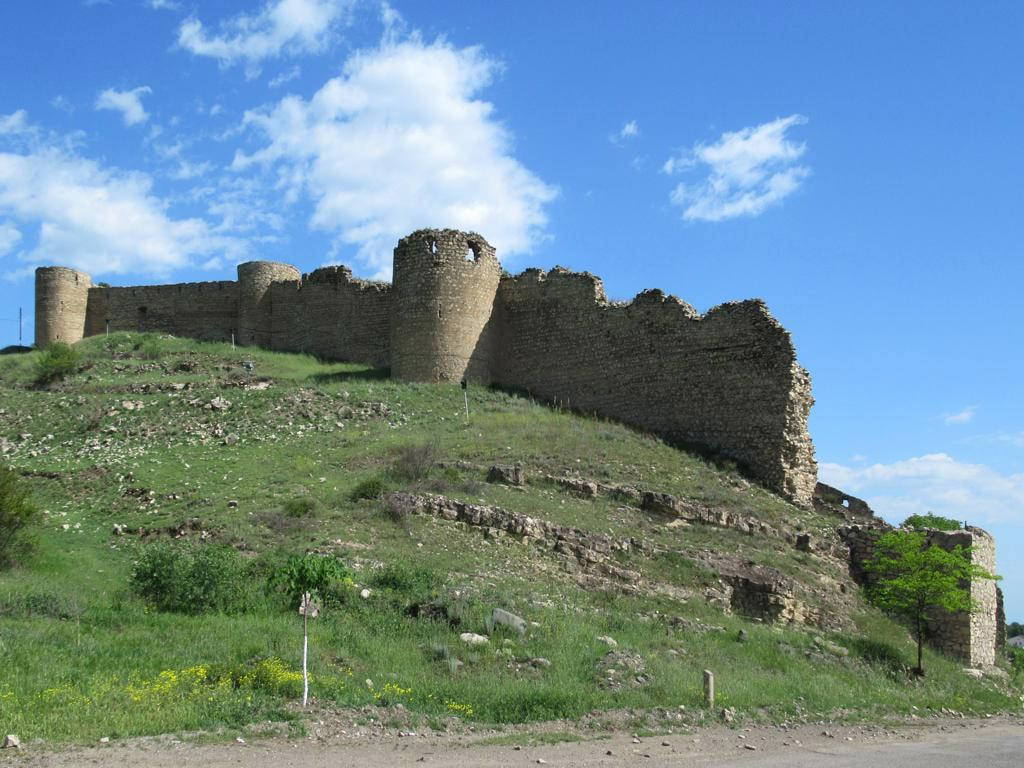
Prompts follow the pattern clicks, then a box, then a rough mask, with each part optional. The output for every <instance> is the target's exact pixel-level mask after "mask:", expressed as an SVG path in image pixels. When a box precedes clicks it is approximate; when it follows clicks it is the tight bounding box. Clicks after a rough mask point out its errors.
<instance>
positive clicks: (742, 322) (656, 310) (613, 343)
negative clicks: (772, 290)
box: [494, 268, 817, 506]
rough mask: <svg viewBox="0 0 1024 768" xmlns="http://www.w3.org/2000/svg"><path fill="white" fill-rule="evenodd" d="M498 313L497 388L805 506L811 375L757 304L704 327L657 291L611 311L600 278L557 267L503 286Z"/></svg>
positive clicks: (721, 310) (729, 307)
mask: <svg viewBox="0 0 1024 768" xmlns="http://www.w3.org/2000/svg"><path fill="white" fill-rule="evenodd" d="M496 312H497V316H498V320H499V327H500V332H501V333H500V350H501V354H500V355H499V359H498V363H497V365H496V366H495V368H494V378H495V380H496V381H497V382H498V383H500V384H502V385H505V386H509V387H516V388H522V389H525V390H527V391H528V392H530V393H531V394H532V395H534V396H536V397H538V398H541V399H543V400H547V401H550V402H557V403H561V404H564V405H566V406H568V407H571V408H574V409H578V410H582V411H592V412H594V413H597V414H600V415H602V416H607V417H611V418H614V419H618V420H620V421H623V422H625V423H628V424H633V425H635V426H638V427H641V428H643V429H646V430H649V431H652V432H655V433H658V434H660V435H663V436H665V437H667V438H669V439H670V440H674V441H677V442H679V443H681V444H684V445H689V446H694V447H700V448H704V449H710V450H711V451H713V452H715V453H717V454H720V455H723V456H727V457H730V458H732V459H734V460H736V461H737V462H739V463H740V464H742V465H743V466H744V467H745V468H746V469H747V470H748V471H749V472H750V473H751V474H752V475H753V476H755V477H756V478H757V479H758V480H760V481H761V482H763V483H764V484H765V485H767V486H768V487H770V488H773V489H775V490H776V491H778V492H779V493H781V494H783V495H784V496H786V497H787V498H789V499H791V500H793V501H794V502H795V503H797V504H800V505H804V506H809V505H810V504H811V497H812V493H813V491H814V485H815V482H816V480H817V465H816V463H815V460H814V452H813V447H812V444H811V441H810V437H809V435H808V432H807V417H808V413H809V411H810V407H811V404H812V402H813V400H812V398H811V393H810V377H809V376H808V374H807V372H806V371H805V370H804V369H803V368H801V367H800V366H799V365H798V364H797V362H796V355H795V352H794V349H793V344H792V340H791V339H790V336H789V334H788V333H787V332H786V330H785V329H784V328H782V326H781V325H779V323H778V322H777V321H776V320H775V319H774V318H773V317H772V316H771V315H770V314H769V313H768V310H767V309H766V307H765V305H764V304H763V303H762V302H761V301H758V300H753V301H744V302H738V303H729V304H723V305H721V306H718V307H715V308H714V309H712V310H711V311H710V312H708V313H707V314H706V315H705V316H703V317H701V316H700V315H699V314H698V313H697V312H696V311H695V310H694V309H693V307H691V306H690V305H688V304H686V303H685V302H683V301H681V300H679V299H677V298H676V297H674V296H665V295H664V294H662V293H661V292H660V291H646V292H644V293H641V294H639V295H638V296H637V297H636V298H635V299H634V300H633V301H632V302H629V303H628V304H622V303H612V302H609V301H608V300H607V298H606V297H605V293H604V288H603V286H602V284H601V281H600V280H599V279H598V278H596V277H594V276H593V275H590V274H587V273H573V272H568V271H566V270H563V269H557V268H556V269H555V270H553V271H552V272H550V273H545V272H542V271H540V270H527V271H526V272H524V273H522V274H521V275H518V276H517V277H514V278H505V279H503V280H502V281H501V284H500V286H499V288H498V295H497V301H496Z"/></svg>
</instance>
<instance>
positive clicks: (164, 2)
mask: <svg viewBox="0 0 1024 768" xmlns="http://www.w3.org/2000/svg"><path fill="white" fill-rule="evenodd" d="M148 5H149V7H150V8H152V9H153V10H154V11H177V10H178V9H180V8H181V6H180V5H179V4H178V3H177V2H176V0H149V2H148Z"/></svg>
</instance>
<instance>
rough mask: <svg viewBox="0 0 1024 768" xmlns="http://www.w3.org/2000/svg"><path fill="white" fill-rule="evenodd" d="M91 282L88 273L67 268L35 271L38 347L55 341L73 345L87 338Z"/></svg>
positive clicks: (42, 268)
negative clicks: (84, 337)
mask: <svg viewBox="0 0 1024 768" xmlns="http://www.w3.org/2000/svg"><path fill="white" fill-rule="evenodd" d="M91 286H92V280H91V278H90V277H89V275H87V274H86V273H85V272H80V271H79V270H77V269H69V268H68V267H39V268H38V269H37V270H36V318H35V319H36V323H35V326H36V328H35V339H36V346H37V347H45V346H46V345H47V344H49V343H50V342H52V341H63V342H65V343H67V344H74V343H75V342H76V341H80V340H81V339H82V337H83V336H84V335H85V316H86V311H87V305H88V302H89V288H90V287H91Z"/></svg>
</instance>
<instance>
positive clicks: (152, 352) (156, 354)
mask: <svg viewBox="0 0 1024 768" xmlns="http://www.w3.org/2000/svg"><path fill="white" fill-rule="evenodd" d="M135 349H136V350H137V351H138V353H139V355H140V356H141V357H142V358H143V359H144V360H159V359H160V358H161V357H162V356H163V354H164V345H163V342H162V341H161V340H160V338H159V337H157V336H149V337H147V338H145V339H143V340H142V341H140V342H139V343H138V344H136V345H135Z"/></svg>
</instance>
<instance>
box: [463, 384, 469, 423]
mask: <svg viewBox="0 0 1024 768" xmlns="http://www.w3.org/2000/svg"><path fill="white" fill-rule="evenodd" d="M462 396H463V397H464V398H465V399H466V421H469V393H468V392H467V391H466V390H462Z"/></svg>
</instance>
